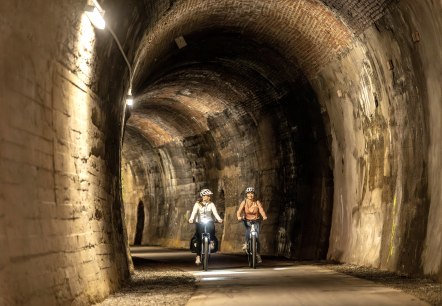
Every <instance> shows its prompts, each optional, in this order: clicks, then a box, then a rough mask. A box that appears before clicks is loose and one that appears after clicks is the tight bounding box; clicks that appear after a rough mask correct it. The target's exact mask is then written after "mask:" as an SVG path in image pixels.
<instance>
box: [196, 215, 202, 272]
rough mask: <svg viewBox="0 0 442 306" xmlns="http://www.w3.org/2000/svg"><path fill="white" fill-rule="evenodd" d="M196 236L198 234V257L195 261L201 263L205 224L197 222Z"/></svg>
mask: <svg viewBox="0 0 442 306" xmlns="http://www.w3.org/2000/svg"><path fill="white" fill-rule="evenodd" d="M195 226H196V236H197V243H196V258H195V263H196V264H199V263H201V235H202V233H203V232H204V228H203V224H199V223H196V224H195Z"/></svg>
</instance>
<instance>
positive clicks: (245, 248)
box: [241, 243, 247, 252]
mask: <svg viewBox="0 0 442 306" xmlns="http://www.w3.org/2000/svg"><path fill="white" fill-rule="evenodd" d="M241 250H243V251H244V252H246V251H247V243H244V244H243V245H242V248H241Z"/></svg>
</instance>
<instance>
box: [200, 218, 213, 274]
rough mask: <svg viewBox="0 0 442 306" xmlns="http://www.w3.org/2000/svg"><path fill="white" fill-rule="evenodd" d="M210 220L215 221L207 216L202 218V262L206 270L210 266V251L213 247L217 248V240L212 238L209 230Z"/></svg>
mask: <svg viewBox="0 0 442 306" xmlns="http://www.w3.org/2000/svg"><path fill="white" fill-rule="evenodd" d="M209 222H213V221H212V220H210V219H207V218H203V219H201V223H202V224H204V231H203V233H202V234H201V262H202V264H203V270H204V271H207V269H208V268H209V257H210V253H211V252H212V248H215V244H214V243H215V240H212V239H211V237H210V233H209V232H207V224H208V223H209ZM211 243H212V244H211Z"/></svg>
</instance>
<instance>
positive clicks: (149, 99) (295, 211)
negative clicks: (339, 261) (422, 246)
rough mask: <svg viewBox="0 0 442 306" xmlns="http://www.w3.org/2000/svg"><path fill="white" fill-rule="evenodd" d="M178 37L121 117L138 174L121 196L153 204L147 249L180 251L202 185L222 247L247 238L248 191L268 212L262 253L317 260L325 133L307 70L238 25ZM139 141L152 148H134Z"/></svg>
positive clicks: (326, 160)
mask: <svg viewBox="0 0 442 306" xmlns="http://www.w3.org/2000/svg"><path fill="white" fill-rule="evenodd" d="M185 41H186V44H187V45H186V46H185V47H184V48H181V49H180V48H179V47H178V46H177V45H174V44H172V45H171V46H169V47H168V48H166V51H165V52H164V54H163V55H162V59H157V60H156V61H155V62H154V65H152V66H151V67H149V71H148V73H143V72H140V74H141V73H143V74H142V75H140V76H137V78H138V79H139V81H138V82H137V85H136V92H137V94H136V99H135V101H136V102H135V106H134V107H133V108H132V109H131V110H130V112H131V114H130V118H129V119H128V121H127V131H126V132H127V134H128V137H127V138H125V141H124V143H123V164H124V166H123V167H126V168H127V169H126V170H125V171H124V173H128V174H129V175H132V176H135V177H136V178H137V179H136V182H135V180H134V179H128V181H129V180H130V181H133V182H134V184H135V186H137V187H136V188H137V190H139V193H137V194H136V195H135V196H134V197H131V196H130V195H127V197H126V198H125V199H124V200H126V201H127V202H130V201H138V200H139V199H143V200H144V199H148V200H146V201H149V205H148V206H149V207H150V210H149V213H148V214H149V216H150V217H149V219H148V223H147V224H146V227H145V234H146V235H145V237H146V240H145V241H144V242H145V243H147V244H149V243H152V244H156V243H163V244H166V245H168V246H179V247H183V246H186V245H188V240H189V238H190V236H191V235H193V233H192V231H191V227H190V226H189V225H187V220H188V216H189V210H191V208H192V206H193V203H194V202H195V200H196V197H197V195H198V193H199V191H200V190H201V189H202V188H209V189H211V190H213V191H214V193H215V194H214V197H213V200H214V203H215V204H216V205H217V207H218V210H219V211H220V212H221V214H222V215H224V218H225V219H224V220H225V223H224V226H223V229H220V231H222V245H223V246H222V249H223V250H225V251H237V250H238V249H239V245H240V244H241V243H242V236H243V235H242V234H241V232H242V227H241V225H240V224H238V222H237V220H236V210H237V209H238V205H239V203H240V201H241V200H242V198H244V196H245V195H244V190H245V188H246V187H247V186H255V188H256V189H257V194H258V195H259V197H260V198H261V200H262V201H263V203H265V208H266V210H268V213H269V216H270V219H269V221H267V222H266V224H265V225H264V229H263V231H264V233H265V235H263V236H262V237H263V238H262V239H263V246H264V248H263V250H264V252H266V253H268V254H278V255H284V256H287V257H291V258H298V259H319V258H322V259H324V258H325V256H326V253H327V248H328V235H329V233H330V224H331V221H330V220H331V205H332V198H333V195H332V190H333V185H332V184H333V183H332V182H333V178H332V171H331V165H330V159H331V156H330V138H329V137H330V135H327V132H326V129H325V125H327V124H328V118H326V116H325V115H324V114H323V113H321V107H320V105H319V103H318V100H317V97H316V95H315V93H314V91H313V89H312V87H311V85H310V84H309V82H308V79H307V78H306V77H305V76H304V73H303V71H302V70H301V68H299V65H298V64H297V63H296V62H289V61H288V60H287V58H285V57H284V56H283V55H281V54H280V53H279V52H278V51H277V50H274V49H273V48H272V46H271V45H266V44H265V43H263V42H259V41H256V40H255V39H253V37H247V36H246V35H244V34H241V33H238V30H235V29H229V28H214V29H211V30H210V31H208V30H202V31H200V32H197V33H191V34H188V35H186V36H185ZM145 74H146V76H145ZM129 135H130V136H129ZM134 138H135V139H136V140H135V141H134V140H133V139H134ZM143 141H144V142H147V143H148V144H147V145H148V146H149V147H150V150H144V149H143V147H142V146H139V143H140V142H143ZM126 151H129V152H130V156H128V155H126V154H125V152H126ZM146 164H148V165H146ZM133 188H134V187H132V186H131V187H128V188H127V189H128V192H129V193H130V192H131V190H133ZM143 188H144V189H143ZM137 197H138V198H137ZM126 206H129V207H130V205H127V204H126ZM161 228H162V229H161ZM172 228H180V229H185V230H181V231H180V232H179V233H177V232H175V231H174V230H171V229H172ZM167 231H169V232H170V233H167ZM128 233H129V235H132V231H131V230H130V229H129V232H128ZM219 235H221V234H219ZM147 237H149V238H147ZM220 238H221V237H220Z"/></svg>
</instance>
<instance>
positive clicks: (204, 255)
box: [201, 237, 210, 271]
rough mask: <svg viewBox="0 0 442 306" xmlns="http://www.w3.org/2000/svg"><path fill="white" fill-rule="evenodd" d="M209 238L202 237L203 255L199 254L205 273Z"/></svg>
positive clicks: (207, 264) (207, 263)
mask: <svg viewBox="0 0 442 306" xmlns="http://www.w3.org/2000/svg"><path fill="white" fill-rule="evenodd" d="M209 252H210V251H209V238H207V237H204V240H203V254H201V255H202V256H203V258H202V259H203V270H204V271H207V269H208V268H209Z"/></svg>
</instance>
